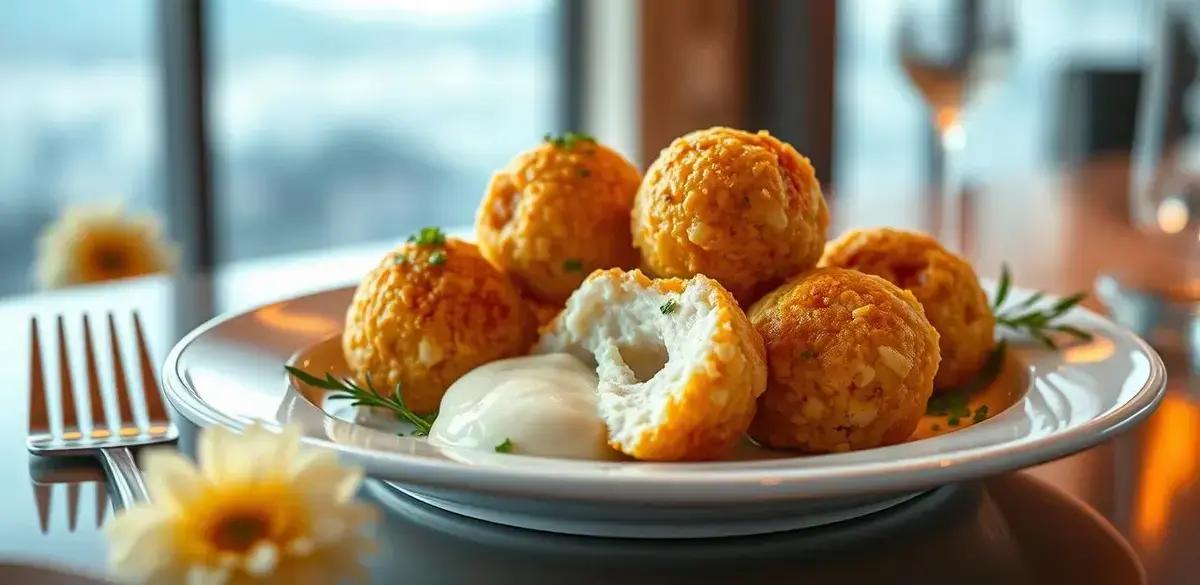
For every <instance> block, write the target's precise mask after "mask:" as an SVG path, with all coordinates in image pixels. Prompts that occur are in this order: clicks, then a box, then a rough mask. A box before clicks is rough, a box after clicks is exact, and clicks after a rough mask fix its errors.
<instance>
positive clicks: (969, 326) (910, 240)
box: [821, 228, 996, 389]
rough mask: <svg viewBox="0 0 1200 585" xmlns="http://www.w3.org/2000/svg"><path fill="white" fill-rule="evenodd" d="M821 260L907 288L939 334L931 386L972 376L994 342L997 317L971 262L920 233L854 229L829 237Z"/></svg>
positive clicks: (945, 385)
mask: <svg viewBox="0 0 1200 585" xmlns="http://www.w3.org/2000/svg"><path fill="white" fill-rule="evenodd" d="M821 265H822V266H840V267H842V268H853V269H854V270H858V271H861V272H866V273H868V274H875V275H878V276H882V277H883V278H886V279H888V280H890V281H891V282H892V283H894V284H896V286H899V287H900V288H903V289H906V290H908V291H909V292H911V293H912V294H913V296H915V297H917V300H918V301H920V303H921V305H923V306H924V307H925V316H926V317H928V318H929V321H930V322H931V323H933V327H934V328H935V329H937V330H938V333H939V334H940V335H941V352H942V364H941V366H940V367H939V369H938V373H937V378H935V379H934V386H935V387H936V388H939V389H942V388H950V387H954V386H957V385H960V384H963V383H964V382H967V381H969V380H971V378H973V377H974V376H975V375H976V374H977V373H978V372H979V369H980V368H982V367H983V364H984V363H985V362H987V359H988V355H989V354H990V353H991V351H992V349H993V348H994V347H995V344H996V341H995V337H994V334H995V329H996V318H995V316H993V315H992V310H991V307H990V306H989V304H988V298H987V294H985V293H984V292H983V288H982V287H980V286H979V279H978V278H977V277H976V276H975V271H974V270H973V269H972V268H971V265H970V264H969V263H968V262H967V261H966V260H964V259H963V258H962V257H960V256H958V255H956V254H954V253H952V252H950V251H949V250H946V249H945V248H943V247H942V245H941V244H939V243H938V242H937V240H935V239H933V238H931V237H929V236H927V235H925V234H921V233H916V232H909V231H903V230H896V229H888V228H878V229H864V230H854V231H851V232H849V233H847V234H845V235H843V236H842V237H840V238H838V239H837V240H836V241H833V242H830V243H829V246H827V247H826V249H825V255H824V256H823V257H822V258H821Z"/></svg>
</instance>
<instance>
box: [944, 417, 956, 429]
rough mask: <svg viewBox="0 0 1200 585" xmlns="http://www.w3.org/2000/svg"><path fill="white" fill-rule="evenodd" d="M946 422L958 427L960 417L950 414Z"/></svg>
mask: <svg viewBox="0 0 1200 585" xmlns="http://www.w3.org/2000/svg"><path fill="white" fill-rule="evenodd" d="M946 424H948V425H950V426H952V427H956V426H958V417H957V416H953V415H952V416H950V417H949V418H947V419H946Z"/></svg>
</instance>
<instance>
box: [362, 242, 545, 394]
mask: <svg viewBox="0 0 1200 585" xmlns="http://www.w3.org/2000/svg"><path fill="white" fill-rule="evenodd" d="M438 239H439V240H442V241H443V243H438V244H420V243H414V242H409V243H406V244H404V245H401V246H400V247H398V248H396V249H395V250H393V251H392V252H391V253H390V254H388V255H387V256H386V257H385V258H384V259H383V261H382V262H380V263H379V266H378V267H377V268H375V269H374V270H372V271H371V273H370V274H368V275H367V276H366V278H364V279H363V281H362V283H361V284H359V286H358V290H357V291H355V293H354V300H353V301H352V302H351V304H350V309H349V310H348V311H347V313H346V329H345V331H344V332H343V333H342V351H343V352H344V353H345V356H346V363H347V364H349V365H350V368H351V369H352V370H353V371H354V373H355V375H356V377H357V378H358V380H359V382H360V383H365V382H366V380H367V376H368V375H369V376H370V378H371V381H372V383H373V384H374V385H375V387H376V388H377V389H378V390H379V391H381V392H389V391H390V390H391V389H392V388H394V387H395V385H396V384H397V383H400V384H402V388H403V396H404V400H405V401H406V402H407V403H408V406H409V408H411V409H413V410H414V411H417V412H422V413H424V412H433V411H435V410H437V408H438V404H439V403H440V402H441V400H442V394H444V393H445V391H446V389H447V388H448V387H449V386H450V384H451V383H453V382H454V381H455V380H457V379H458V378H459V377H460V376H462V375H463V374H465V373H467V372H468V371H469V370H471V369H473V368H475V367H476V366H479V365H482V364H484V363H487V362H490V361H493V360H497V359H500V358H506V357H512V356H516V355H521V354H524V353H525V352H526V351H527V350H528V349H529V347H530V345H531V344H532V343H533V342H534V340H535V338H536V327H535V324H534V322H533V316H532V315H531V314H530V313H529V310H528V308H527V307H526V305H525V302H524V301H523V300H522V299H521V295H520V293H519V292H518V291H517V288H516V286H514V285H513V284H512V283H511V282H510V281H509V280H508V279H507V278H505V276H504V275H503V274H501V273H500V272H499V271H498V270H496V269H495V268H494V267H493V266H492V265H491V264H489V263H488V262H487V260H484V259H483V256H481V255H480V254H479V250H478V249H477V248H476V247H475V245H474V244H470V243H468V242H464V241H461V240H457V239H453V238H451V239H444V240H443V239H442V238H438Z"/></svg>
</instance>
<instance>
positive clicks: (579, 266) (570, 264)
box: [563, 258, 583, 272]
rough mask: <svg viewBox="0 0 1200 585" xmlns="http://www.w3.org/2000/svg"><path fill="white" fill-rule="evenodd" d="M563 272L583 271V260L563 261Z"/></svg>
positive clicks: (568, 259)
mask: <svg viewBox="0 0 1200 585" xmlns="http://www.w3.org/2000/svg"><path fill="white" fill-rule="evenodd" d="M563 270H566V271H567V272H579V271H580V270H583V260H580V259H578V258H567V259H566V260H563Z"/></svg>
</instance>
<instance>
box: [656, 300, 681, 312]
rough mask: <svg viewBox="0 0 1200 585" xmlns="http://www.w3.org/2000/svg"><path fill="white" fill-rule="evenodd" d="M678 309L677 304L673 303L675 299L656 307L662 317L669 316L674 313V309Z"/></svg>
mask: <svg viewBox="0 0 1200 585" xmlns="http://www.w3.org/2000/svg"><path fill="white" fill-rule="evenodd" d="M678 307H679V303H677V302H675V299H668V300H667V302H665V303H663V304H662V305H660V306H659V307H658V310H659V311H662V314H664V315H670V314H671V313H674V312H675V309H677V308H678Z"/></svg>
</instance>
